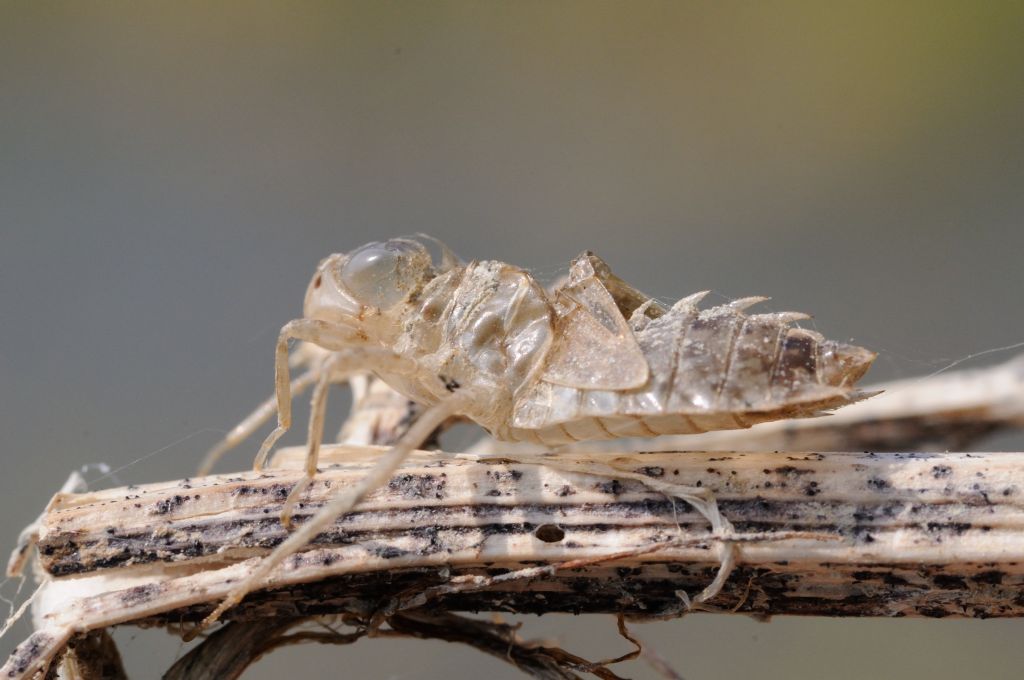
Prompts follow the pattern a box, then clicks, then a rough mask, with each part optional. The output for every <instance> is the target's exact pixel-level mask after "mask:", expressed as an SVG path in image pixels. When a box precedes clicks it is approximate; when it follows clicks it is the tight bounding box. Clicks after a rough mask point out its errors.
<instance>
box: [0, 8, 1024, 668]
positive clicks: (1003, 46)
mask: <svg viewBox="0 0 1024 680" xmlns="http://www.w3.org/2000/svg"><path fill="white" fill-rule="evenodd" d="M1022 36H1024V6H1022V5H1021V4H1020V3H1013V2H987V3H974V2H959V3H956V2H954V3H947V2H901V3H887V2H859V3H812V2H791V3H778V2H756V3H755V2H751V3H735V2H729V3H711V2H707V3H660V2H659V3H652V2H631V3H626V2H621V3H611V2H515V3H497V2H476V3H458V2H456V3H451V2H445V3H413V2H408V3H394V2H360V3H323V4H314V3H263V2H251V3H244V4H241V3H239V4H230V3H229V4H220V3H218V4H210V3H205V2H193V3H185V2H178V3H163V4H159V5H157V4H150V3H145V4H136V3H103V2H100V3H69V2H65V3H15V2H6V3H3V4H2V5H0V386H2V388H3V390H2V395H3V396H2V397H0V402H2V408H0V456H2V461H3V464H4V476H3V481H2V487H0V489H2V494H0V510H2V516H3V518H4V522H3V525H2V530H0V543H2V545H5V546H10V545H12V544H13V541H14V539H15V536H16V535H17V533H18V531H19V530H20V529H21V527H22V526H24V525H25V524H26V523H28V522H29V521H30V520H31V519H32V518H33V517H34V516H35V515H36V513H37V512H38V511H39V510H40V509H41V508H42V507H43V505H44V504H45V503H46V501H47V499H48V498H49V496H50V494H51V493H52V492H54V491H55V490H56V488H57V487H58V486H59V485H60V484H61V483H62V482H63V481H64V479H65V478H66V477H67V474H68V473H69V472H70V470H72V469H74V468H77V467H79V466H81V465H83V464H85V463H90V462H99V461H103V462H106V463H108V464H110V465H111V466H113V467H114V468H121V467H122V466H127V467H124V469H121V470H120V471H118V472H117V479H118V480H119V481H120V482H123V483H129V482H143V481H156V480H161V479H170V478H178V477H182V476H185V475H187V474H189V473H190V472H191V471H192V470H193V469H194V466H195V465H196V464H197V462H198V460H199V459H200V457H201V455H202V453H203V452H204V451H205V450H206V448H207V447H208V446H209V445H211V444H212V443H213V442H214V441H215V440H216V438H217V436H218V431H223V430H226V429H227V428H229V427H230V426H232V425H234V424H235V423H236V422H237V421H238V419H239V418H240V417H241V416H242V415H243V414H244V413H246V412H247V410H248V409H249V408H250V407H251V406H252V405H253V404H255V403H256V401H258V400H259V399H262V398H263V397H264V396H265V395H267V394H269V392H270V389H271V375H272V366H271V356H272V351H273V342H274V338H275V336H276V331H277V329H278V328H279V327H280V326H281V324H283V323H284V322H285V321H286V320H288V319H289V318H291V317H293V316H295V315H297V314H298V313H300V310H301V300H302V295H303V292H304V289H305V285H306V283H307V280H308V277H309V276H310V274H311V272H312V268H313V266H314V265H315V263H316V262H317V261H318V260H319V258H321V257H323V256H324V255H326V254H328V253H330V252H334V251H341V250H347V249H351V248H353V247H355V246H357V245H359V244H362V243H363V242H366V241H369V240H374V239H379V238H384V237H388V236H393V235H399V234H408V233H412V232H417V231H424V232H428V233H431V234H433V235H435V236H438V237H440V238H442V239H444V240H445V241H447V242H448V243H449V244H450V245H452V246H453V247H454V248H455V249H456V250H457V251H458V252H459V253H460V254H462V255H463V257H466V258H495V259H502V260H506V261H510V262H514V263H517V264H520V265H523V266H528V267H530V268H532V269H534V270H535V271H537V272H538V273H539V274H541V275H543V276H546V277H552V276H554V275H557V274H558V273H559V271H564V270H565V267H566V265H567V263H568V261H569V259H570V258H571V257H572V256H574V255H575V254H577V253H578V252H579V251H581V250H583V249H587V248H589V249H592V250H594V251H596V252H597V253H598V254H600V255H602V256H604V257H605V258H606V259H607V260H608V261H609V262H610V263H611V264H612V266H613V267H614V268H615V269H616V271H617V272H618V273H619V274H620V275H621V276H623V277H624V278H626V279H627V280H629V281H631V282H633V283H634V284H636V285H637V286H638V287H640V288H641V289H643V290H646V291H648V292H649V293H651V294H653V295H656V296H658V297H663V298H667V299H674V298H678V297H681V296H682V295H684V294H687V293H691V292H694V291H696V290H700V289H704V288H711V289H713V290H714V291H715V293H714V295H713V296H712V299H713V301H721V300H724V299H727V298H734V297H740V296H744V295H753V294H763V295H771V296H773V298H774V300H773V301H772V302H771V303H769V307H770V308H772V309H779V310H781V309H797V310H802V311H808V312H813V313H814V314H815V321H814V323H815V326H816V327H817V328H818V329H819V330H821V331H823V332H826V333H827V334H828V335H829V336H830V337H834V338H837V339H853V340H855V341H856V342H858V343H859V344H863V345H865V346H868V347H871V348H873V349H876V350H878V351H879V352H880V354H881V356H880V359H879V361H878V362H877V366H876V368H875V369H873V371H872V374H871V375H872V378H874V379H876V380H881V379H887V378H892V377H905V376H911V375H917V374H923V373H929V372H932V371H935V370H938V369H940V368H942V367H943V366H946V365H948V364H949V363H950V362H952V361H954V360H956V359H960V358H963V357H965V356H968V355H970V354H973V353H977V352H981V351H984V350H988V349H991V348H995V347H1000V346H1004V345H1009V344H1012V343H1016V342H1020V341H1024V323H1022V321H1021V294H1022V292H1024V285H1022V284H1024V274H1022V271H1021V266H1022V265H1021V259H1022V255H1024V233H1022V228H1021V227H1022V221H1024V191H1022V186H1024V184H1022V179H1024V127H1022V120H1024V40H1022ZM1009 356H1010V354H1009V353H1002V354H999V353H996V354H991V355H988V356H986V357H984V358H980V359H978V360H973V361H969V362H967V365H972V366H977V365H983V364H985V363H991V362H994V361H999V360H1002V359H1005V358H1008V357H1009ZM337 402H338V403H340V400H337ZM336 405H337V404H336ZM300 417H301V415H300ZM335 417H336V418H337V414H336V415H335ZM301 429H302V428H298V430H301ZM293 434H294V436H293V437H292V438H291V439H290V440H289V441H293V442H295V441H298V440H299V439H301V433H293ZM175 442H176V443H175ZM1022 445H1024V442H1022V440H1021V438H1020V437H1003V438H1001V439H998V440H994V441H990V442H988V443H986V446H987V447H988V448H999V447H1016V448H1019V447H1021V446H1022ZM255 448H256V442H253V443H252V444H251V445H249V446H248V447H245V449H244V450H243V451H239V452H237V453H236V454H235V455H234V456H233V458H232V459H231V463H230V465H232V466H234V467H239V468H241V467H244V466H247V465H249V464H250V459H251V455H252V453H253V452H254V451H255ZM161 449H162V450H161ZM157 450H160V451H159V453H154V452H156V451H157ZM150 454H152V455H150ZM140 458H141V460H138V459H140ZM137 460H138V462H136V463H134V464H131V463H132V462H133V461H137ZM89 476H90V477H92V478H95V477H98V476H99V474H98V473H96V472H91V473H90V475H89ZM100 483H101V484H110V483H111V482H110V480H109V479H107V480H104V481H101V482H100ZM11 587H12V584H7V587H5V589H4V592H8V594H9V591H10V590H11ZM1022 626H1024V624H1022V623H1021V622H1017V621H909V620H823V619H794V618H780V619H776V620H775V621H773V622H771V623H767V624H765V623H756V622H753V621H751V620H747V619H743V618H736V617H727V616H710V615H701V616H691V617H688V618H686V619H684V620H681V621H673V622H667V623H659V624H650V625H641V626H636V632H637V633H638V634H639V635H640V636H641V637H642V638H643V639H645V640H647V641H648V642H649V643H651V644H652V645H654V646H655V648H656V649H657V650H658V651H659V652H660V653H661V654H662V655H664V656H665V657H667V658H669V659H670V660H671V661H672V662H673V663H674V664H675V665H676V666H677V668H678V669H679V670H680V671H681V672H682V673H683V675H684V676H685V677H686V678H688V680H694V679H697V680H700V679H707V678H723V677H725V678H732V677H750V676H755V675H756V676H757V677H758V678H762V679H763V680H769V679H772V678H819V677H830V678H861V677H868V676H870V677H892V678H906V679H909V678H929V679H930V680H938V679H940V678H960V677H964V676H966V675H968V674H970V675H979V676H981V675H984V676H985V677H989V678H1011V677H1013V678H1016V677H1019V676H1020V669H1021V667H1022V664H1024V645H1021V644H1020V638H1021V635H1022V633H1024V627H1022ZM25 634H26V631H25V629H24V628H19V629H17V630H16V631H15V632H14V633H12V634H11V635H10V636H9V637H8V638H7V639H5V640H3V642H2V649H0V653H3V654H6V652H7V651H8V650H9V649H10V648H11V647H13V645H14V644H15V642H16V641H17V640H18V639H20V638H21V637H24V635H25ZM524 634H526V635H531V634H536V635H546V636H551V637H556V638H558V639H560V640H562V641H563V642H564V643H565V644H566V645H568V646H569V648H570V649H572V650H573V651H577V652H580V653H583V654H588V655H590V656H591V657H594V658H600V657H606V656H609V655H612V654H615V653H619V652H622V651H625V650H626V649H627V645H626V643H625V642H623V641H621V640H619V639H618V638H617V636H616V635H615V632H614V623H613V621H612V619H611V618H608V617H605V618H573V617H566V616H559V617H545V618H543V619H529V620H528V621H527V625H526V628H525V629H524ZM117 635H118V639H119V641H120V643H121V646H122V650H123V651H124V653H125V655H126V657H127V662H128V664H129V668H130V669H131V670H132V671H133V672H134V677H136V678H147V677H156V675H157V673H158V672H159V671H161V670H163V669H165V668H166V667H168V666H169V665H170V663H171V662H172V660H173V659H174V658H175V657H176V656H177V655H179V654H180V653H181V652H182V649H183V647H182V646H181V645H180V644H179V643H178V642H177V640H176V639H175V638H172V637H170V636H168V635H166V634H164V633H162V632H161V631H150V632H139V631H135V630H124V631H120V632H119V633H118V634H117ZM339 672H342V673H343V674H344V675H346V676H352V677H376V678H415V677H424V678H447V677H474V676H480V675H484V674H486V675H487V676H489V677H491V678H495V679H497V678H515V677H519V676H518V674H517V673H516V672H515V671H513V670H512V669H511V668H510V667H508V666H506V665H504V664H503V663H501V662H499V661H495V660H492V659H490V658H486V657H484V656H482V655H481V654H479V653H476V652H471V651H468V650H464V649H461V648H458V647H455V646H452V645H446V644H444V643H440V642H433V643H431V642H401V641H391V640H388V641H366V642H360V643H359V644H358V645H356V646H354V647H348V648H324V647H302V648H293V649H288V650H285V651H281V652H277V653H274V654H273V655H271V656H270V657H269V658H267V659H265V660H264V661H262V662H261V663H260V664H259V665H258V666H257V667H255V668H254V669H253V670H252V671H251V672H250V673H249V675H248V676H246V677H249V678H254V679H256V678H279V677H281V676H282V674H290V675H291V676H293V677H297V676H300V675H301V676H302V677H307V676H308V677H335V676H337V675H338V674H339ZM622 672H623V673H624V674H626V675H632V676H634V677H646V678H651V677H655V676H654V674H653V673H652V672H651V671H649V670H648V669H646V668H644V667H642V666H640V665H634V666H633V667H632V668H628V669H627V668H623V669H622Z"/></svg>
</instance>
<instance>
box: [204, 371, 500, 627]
mask: <svg viewBox="0 0 1024 680" xmlns="http://www.w3.org/2000/svg"><path fill="white" fill-rule="evenodd" d="M480 398H481V395H480V394H478V393H474V391H473V390H469V389H463V390H459V391H458V392H456V393H455V394H453V395H451V396H450V397H448V398H447V399H445V400H443V401H441V402H439V403H437V404H435V405H434V406H431V407H430V408H428V409H427V410H426V411H424V412H423V415H421V416H420V417H419V418H418V419H417V420H416V422H415V423H413V425H412V427H410V428H409V430H408V431H407V432H406V433H405V434H404V435H402V437H401V438H400V439H399V440H398V441H397V442H396V443H395V445H394V446H393V447H392V448H391V450H390V451H388V452H386V453H385V454H384V455H383V456H381V458H380V459H379V460H378V461H377V464H376V465H375V466H373V467H372V468H371V469H370V470H369V472H367V473H366V476H364V477H363V478H362V479H360V480H359V482H358V483H356V484H354V485H353V486H351V487H349V488H347V489H345V490H344V491H342V492H341V493H339V494H338V495H337V496H335V497H334V498H333V499H331V501H330V502H328V503H327V504H326V505H324V506H323V507H322V508H320V510H319V511H318V512H317V513H316V514H315V515H313V516H312V517H311V518H310V519H309V520H308V521H306V522H305V523H303V524H302V526H300V527H299V528H298V529H296V530H295V531H294V532H293V533H292V534H291V535H290V536H289V537H288V538H287V539H286V540H285V541H284V542H283V543H281V544H280V545H278V546H277V547H276V548H275V549H274V550H273V552H271V553H270V554H269V555H268V556H267V557H265V558H264V559H263V560H261V561H260V562H259V564H258V565H257V566H256V567H255V568H254V569H253V571H252V572H251V573H250V574H249V575H248V576H246V578H245V579H244V580H243V581H242V582H241V583H239V584H238V586H237V587H235V588H234V590H232V591H231V592H230V593H229V594H228V596H227V597H226V598H224V601H223V602H221V603H220V604H219V605H217V608H216V609H214V610H213V612H211V613H210V615H209V616H207V617H206V618H205V619H203V621H202V622H201V623H200V624H199V626H198V627H197V628H196V629H195V630H193V631H190V633H189V635H188V639H192V638H194V637H195V636H196V635H198V634H199V633H200V632H201V631H202V630H203V629H205V628H206V627H207V626H209V625H210V624H212V623H214V622H216V621H217V619H219V618H220V616H221V614H223V613H224V612H225V611H227V610H228V609H230V608H231V607H233V606H235V605H236V604H238V603H239V602H241V601H242V598H244V597H245V596H246V595H247V594H248V593H249V592H250V591H251V590H253V589H254V588H257V587H259V586H261V585H264V582H265V580H266V578H267V576H268V575H269V574H270V572H271V571H273V570H274V568H275V567H277V566H278V565H280V564H281V563H282V562H284V560H286V559H287V558H288V557H290V556H291V555H293V554H295V552H297V551H298V550H301V549H302V548H303V547H304V546H306V545H307V544H308V543H309V542H310V541H312V540H313V539H314V538H316V537H317V536H318V535H319V534H320V533H321V532H323V530H324V529H326V528H327V527H328V526H330V525H331V524H333V523H335V522H336V521H338V519H340V518H342V517H344V516H345V515H346V514H348V513H349V512H350V511H351V510H352V509H353V508H354V507H355V506H356V505H357V504H358V503H359V501H361V500H362V499H363V498H364V497H365V496H366V495H367V494H368V493H370V492H371V491H373V490H375V489H377V488H379V487H380V486H382V485H383V484H384V483H385V482H386V481H387V480H388V479H390V478H391V475H392V474H393V473H394V472H395V470H397V469H398V467H399V466H401V464H402V463H403V462H404V461H405V459H406V458H407V457H408V456H409V454H410V453H411V452H412V451H413V450H415V449H416V447H417V446H419V445H420V444H421V443H422V442H424V441H425V440H426V439H427V438H428V437H429V436H430V435H431V433H433V431H434V429H436V428H437V427H438V426H439V425H441V424H442V423H443V422H444V421H445V420H447V419H448V418H450V417H452V416H453V415H456V414H458V413H460V412H463V411H464V410H465V408H466V407H467V406H469V405H470V404H471V403H472V402H473V401H474V400H479V399H480Z"/></svg>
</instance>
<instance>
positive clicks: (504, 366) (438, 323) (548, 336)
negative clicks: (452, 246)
mask: <svg viewBox="0 0 1024 680" xmlns="http://www.w3.org/2000/svg"><path fill="white" fill-rule="evenodd" d="M402 328H403V331H402V333H401V335H400V336H399V339H398V341H397V342H396V346H395V348H394V349H395V350H396V351H397V352H399V353H401V354H403V355H406V356H410V357H413V358H415V359H416V360H417V362H418V363H419V365H420V370H419V371H418V372H417V374H416V375H415V376H406V377H399V376H388V375H385V376H382V377H384V379H385V380H386V381H387V382H389V383H390V384H391V385H392V386H393V387H395V388H396V389H398V390H399V391H401V392H403V393H405V394H407V395H408V396H409V397H411V398H413V399H415V400H417V401H420V402H423V403H426V404H431V403H436V402H437V401H439V400H440V399H442V398H443V397H444V396H446V395H447V394H450V393H452V392H453V391H456V390H460V389H464V388H467V387H471V386H472V387H474V388H478V389H482V390H485V391H486V393H487V394H488V397H487V399H484V400H481V401H480V403H479V406H478V408H477V409H474V412H473V413H468V414H466V415H468V416H469V417H471V418H472V419H473V420H475V421H477V422H478V423H480V424H481V425H484V426H485V427H488V428H493V427H498V426H499V425H500V424H501V423H503V422H508V420H509V419H510V414H511V408H512V402H513V398H514V395H515V393H516V392H517V391H518V389H519V388H520V386H522V385H523V384H525V383H526V382H528V381H529V380H530V378H531V376H532V374H533V373H534V372H535V371H536V370H537V368H538V367H539V366H540V365H541V364H542V363H543V358H544V355H545V353H546V352H547V351H548V349H549V347H550V345H551V340H552V333H553V331H552V311H551V306H550V303H549V302H548V299H547V296H546V294H545V293H544V290H543V289H542V288H541V287H540V286H539V285H538V284H537V282H536V281H535V280H534V279H533V277H531V276H530V275H529V274H528V273H527V272H525V271H523V270H522V269H519V268H517V267H514V266H512V265H509V264H505V263H503V262H496V261H484V262H473V263H470V264H468V265H466V266H465V267H458V268H454V269H452V270H449V271H448V272H445V273H444V274H441V275H439V276H438V277H436V278H435V279H434V280H432V281H431V282H430V283H428V284H427V285H426V286H425V287H424V289H423V291H422V292H421V293H420V295H419V296H418V297H417V298H416V299H415V300H414V301H412V302H410V304H409V305H408V307H407V309H406V312H405V315H404V318H403V322H402Z"/></svg>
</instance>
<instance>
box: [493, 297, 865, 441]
mask: <svg viewBox="0 0 1024 680" xmlns="http://www.w3.org/2000/svg"><path fill="white" fill-rule="evenodd" d="M702 297H703V294H698V295H694V296H691V297H689V298H686V299H683V300H680V301H679V302H678V303H676V305H674V306H673V307H672V308H671V309H670V310H668V311H667V312H665V313H664V314H662V315H661V316H658V317H657V318H654V319H650V318H648V317H646V316H643V315H642V314H640V315H634V318H633V319H631V321H630V323H631V326H632V327H633V332H634V334H635V335H636V338H637V341H638V343H639V345H640V347H641V349H642V351H643V353H644V357H645V358H646V359H647V362H648V365H649V367H650V377H649V379H648V381H647V383H646V384H645V385H643V386H642V387H640V388H638V389H634V390H622V391H608V390H587V389H580V388H575V387H566V386H560V385H553V384H550V383H545V382H538V383H536V384H535V385H531V386H530V388H529V389H528V390H526V391H525V392H524V393H523V394H522V395H520V398H519V399H518V400H517V403H516V413H515V417H514V421H513V424H514V426H515V427H514V428H512V430H511V431H510V432H508V436H509V438H512V439H524V440H535V441H536V440H540V441H542V442H543V443H546V444H552V443H559V442H568V441H576V440H583V439H602V438H604V439H607V438H610V437H620V436H653V435H660V434H690V433H696V432H704V431H707V430H718V429H733V428H739V427H749V426H750V425H753V424H756V423H759V422H765V421H768V420H777V419H780V418H788V417H801V416H812V415H817V414H819V413H821V412H823V411H826V410H828V409H832V408H836V407H838V406H842V405H843V404H846V403H849V402H850V401H852V400H854V399H856V398H858V397H859V396H860V395H859V394H858V393H857V392H856V391H855V390H854V387H853V386H854V383H855V382H856V381H857V380H858V379H859V378H860V377H861V376H862V375H863V374H864V373H865V372H866V371H867V369H868V366H869V365H870V364H871V361H872V360H873V359H874V356H875V355H874V354H873V353H872V352H869V351H867V350H865V349H863V348H860V347H856V346H853V345H847V344H843V343H838V342H834V341H830V340H826V339H825V338H823V337H822V336H821V335H819V334H817V333H815V332H813V331H809V330H806V329H802V328H796V327H793V326H792V322H793V321H796V320H799V319H804V318H806V315H803V314H796V313H788V312H783V313H775V314H753V315H748V314H745V313H744V309H746V308H747V307H749V306H750V305H752V304H754V303H756V302H759V301H761V300H762V299H763V298H748V299H744V300H737V301H736V302H733V303H731V304H727V305H721V306H718V307H713V308H710V309H706V310H703V311H701V310H699V309H698V308H697V303H698V302H699V301H700V299H701V298H702Z"/></svg>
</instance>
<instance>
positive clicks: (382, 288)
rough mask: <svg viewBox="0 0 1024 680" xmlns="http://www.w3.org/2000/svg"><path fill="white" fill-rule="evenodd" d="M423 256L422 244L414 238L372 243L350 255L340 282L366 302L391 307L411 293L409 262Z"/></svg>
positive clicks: (354, 295)
mask: <svg viewBox="0 0 1024 680" xmlns="http://www.w3.org/2000/svg"><path fill="white" fill-rule="evenodd" d="M423 255H424V249H423V246H421V245H420V244H418V243H415V242H413V241H405V240H399V239H392V240H390V241H386V242H384V243H379V242H376V243H369V244H367V245H365V246H363V247H362V248H359V249H358V250H355V251H353V252H352V253H351V254H350V255H349V256H348V259H347V260H346V262H345V264H344V265H342V267H341V272H340V274H339V277H340V279H341V284H342V286H343V287H344V288H345V290H346V291H347V292H349V293H350V294H351V295H352V296H353V297H355V298H356V299H357V300H359V301H360V302H362V303H363V304H366V305H370V306H373V307H378V308H380V309H389V308H391V307H393V306H395V305H396V304H398V303H399V302H401V301H402V300H404V299H405V298H406V297H407V296H408V294H409V292H410V287H411V286H410V284H411V283H412V282H411V281H410V280H409V277H408V276H407V270H408V265H409V264H410V262H412V261H415V260H417V259H422V257H423Z"/></svg>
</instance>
